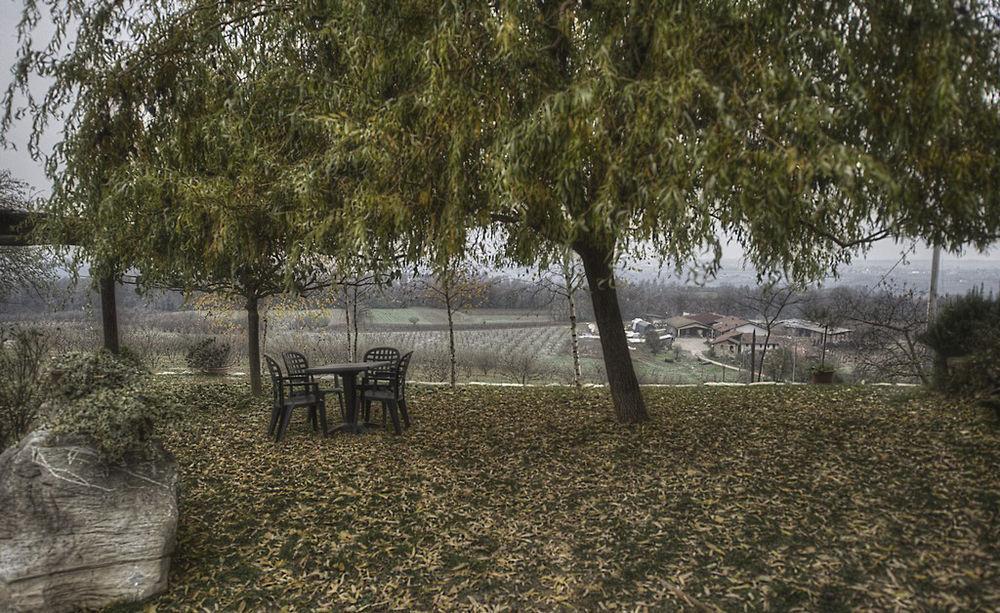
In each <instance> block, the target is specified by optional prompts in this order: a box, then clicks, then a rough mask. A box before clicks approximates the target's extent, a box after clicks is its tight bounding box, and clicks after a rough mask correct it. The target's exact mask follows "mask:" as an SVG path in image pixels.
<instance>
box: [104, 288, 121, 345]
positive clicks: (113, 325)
mask: <svg viewBox="0 0 1000 613" xmlns="http://www.w3.org/2000/svg"><path fill="white" fill-rule="evenodd" d="M115 285H116V284H115V279H114V277H110V276H107V275H105V276H102V277H101V280H100V291H101V328H102V329H103V331H104V348H105V349H107V350H108V351H110V352H111V353H114V354H116V355H117V354H118V353H120V352H121V347H120V346H119V344H118V306H117V303H116V302H115Z"/></svg>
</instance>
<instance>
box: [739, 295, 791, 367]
mask: <svg viewBox="0 0 1000 613" xmlns="http://www.w3.org/2000/svg"><path fill="white" fill-rule="evenodd" d="M798 302H799V298H798V289H797V288H796V287H795V286H792V285H783V286H776V285H775V284H773V283H769V284H767V285H763V286H761V287H760V288H757V289H756V290H750V291H748V293H747V294H746V295H745V296H744V298H743V306H744V307H745V308H746V309H748V310H749V311H751V312H753V313H755V314H757V315H758V316H759V317H760V326H761V327H762V328H764V347H763V349H762V350H761V354H760V365H759V366H757V364H756V363H751V364H750V382H751V383H752V382H753V381H754V368H755V367H756V368H757V381H760V380H761V377H762V376H763V374H764V359H765V358H766V357H767V346H768V344H769V343H770V341H771V332H772V331H773V330H774V328H775V327H776V326H777V325H778V321H779V319H780V318H781V314H782V312H784V311H785V309H787V308H788V307H790V306H792V305H794V304H797V303H798ZM751 349H753V350H754V351H756V335H755V338H754V345H753V346H752V347H751Z"/></svg>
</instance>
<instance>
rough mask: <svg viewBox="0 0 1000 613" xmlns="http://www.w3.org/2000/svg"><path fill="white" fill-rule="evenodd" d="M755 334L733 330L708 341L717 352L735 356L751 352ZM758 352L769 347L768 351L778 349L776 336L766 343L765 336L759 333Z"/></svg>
mask: <svg viewBox="0 0 1000 613" xmlns="http://www.w3.org/2000/svg"><path fill="white" fill-rule="evenodd" d="M754 340H755V337H754V334H753V332H740V331H739V330H732V331H730V332H727V333H725V334H723V335H721V336H718V337H716V338H713V339H712V340H710V341H708V344H709V345H711V346H712V347H715V348H716V351H725V352H726V353H731V354H734V355H740V354H742V353H743V352H744V351H750V350H751V349H752V347H753V345H754ZM756 344H757V351H760V350H761V349H764V348H765V347H767V348H768V349H776V348H777V347H778V339H777V338H775V337H774V336H771V338H769V339H768V341H767V343H766V344H765V343H764V336H761V335H760V334H759V333H758V334H757V335H756Z"/></svg>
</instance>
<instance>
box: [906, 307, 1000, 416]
mask: <svg viewBox="0 0 1000 613" xmlns="http://www.w3.org/2000/svg"><path fill="white" fill-rule="evenodd" d="M920 340H921V342H923V343H924V344H925V345H927V346H928V347H930V348H931V350H933V351H934V354H935V356H936V360H935V369H934V371H935V378H934V380H935V384H936V386H937V387H938V388H940V389H941V390H943V391H946V392H949V393H956V394H962V395H966V396H969V397H972V398H975V399H977V400H978V401H979V402H980V403H981V404H983V405H984V406H988V407H990V408H992V409H993V410H994V411H995V412H996V413H997V415H998V416H1000V299H996V298H994V297H993V296H989V297H987V296H984V295H983V294H982V293H981V292H970V293H969V294H966V295H965V296H962V297H959V298H956V299H954V300H953V301H951V302H950V303H948V304H947V305H945V306H944V308H942V309H941V312H940V314H939V315H938V316H937V318H936V319H935V320H934V321H933V323H931V324H930V325H929V326H928V327H927V331H926V332H925V333H924V334H923V335H921V337H920Z"/></svg>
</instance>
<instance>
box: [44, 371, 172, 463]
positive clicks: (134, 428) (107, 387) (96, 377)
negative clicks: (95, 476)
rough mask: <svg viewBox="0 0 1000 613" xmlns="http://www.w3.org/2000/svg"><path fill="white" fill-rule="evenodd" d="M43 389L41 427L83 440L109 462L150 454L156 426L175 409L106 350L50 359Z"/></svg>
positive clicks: (143, 377) (142, 376) (141, 374)
mask: <svg viewBox="0 0 1000 613" xmlns="http://www.w3.org/2000/svg"><path fill="white" fill-rule="evenodd" d="M43 386H44V394H45V401H44V403H43V404H42V407H41V412H42V414H43V419H44V423H45V425H46V427H48V429H49V430H50V431H51V432H52V433H53V434H56V435H80V436H83V437H85V438H86V439H87V440H88V441H89V442H90V443H92V444H93V446H94V448H95V449H96V451H97V452H98V454H99V456H100V457H101V459H102V460H103V461H105V462H108V463H118V462H121V461H122V460H123V459H125V458H126V457H128V456H129V455H132V454H138V455H142V454H144V453H145V452H148V451H150V450H151V449H152V444H153V441H154V434H155V430H156V426H157V424H158V423H159V422H160V421H162V420H164V419H166V418H167V417H168V416H169V415H170V414H171V413H172V410H173V406H174V405H173V403H172V402H171V400H170V396H168V395H166V394H164V393H163V391H162V390H160V389H159V388H158V387H157V386H155V385H154V384H153V383H152V382H151V381H150V379H149V378H148V377H147V376H146V375H145V373H144V372H143V371H141V370H140V369H138V368H137V367H136V366H135V365H133V364H130V363H129V362H127V361H125V360H122V359H120V358H117V357H115V356H114V355H112V354H110V353H108V352H106V351H100V352H97V353H82V352H71V353H67V354H65V355H63V356H61V357H59V358H56V359H53V360H52V362H51V363H50V365H49V367H48V369H47V370H46V374H45V375H44V377H43Z"/></svg>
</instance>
